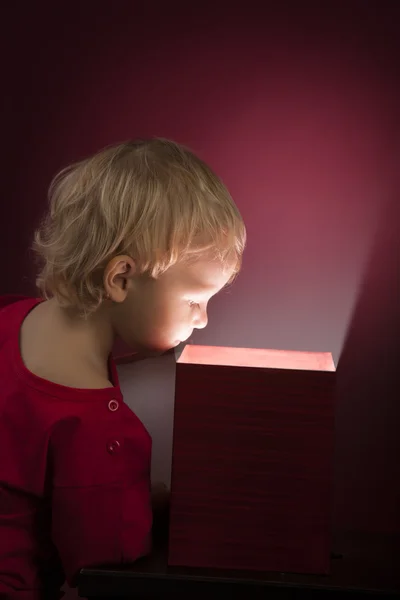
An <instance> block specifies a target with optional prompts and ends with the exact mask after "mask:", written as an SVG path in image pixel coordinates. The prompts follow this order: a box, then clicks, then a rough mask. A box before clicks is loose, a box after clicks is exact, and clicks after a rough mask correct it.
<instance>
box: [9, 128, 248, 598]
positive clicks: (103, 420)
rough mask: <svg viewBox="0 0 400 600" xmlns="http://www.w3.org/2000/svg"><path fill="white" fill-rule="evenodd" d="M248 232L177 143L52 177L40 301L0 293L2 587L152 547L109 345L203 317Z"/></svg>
mask: <svg viewBox="0 0 400 600" xmlns="http://www.w3.org/2000/svg"><path fill="white" fill-rule="evenodd" d="M244 244H245V228H244V225H243V222H242V219H241V217H240V214H239V212H238V210H237V208H236V206H235V205H234V203H233V201H232V199H231V197H230V195H229V193H228V191H227V190H226V188H225V187H224V185H223V184H222V183H221V181H220V180H219V179H218V178H217V176H216V175H215V174H214V173H213V172H212V171H211V170H210V168H209V167H208V166H207V165H206V164H204V162H202V161H201V160H200V159H199V158H197V157H196V156H195V155H193V154H192V153H191V152H190V151H189V150H187V149H185V148H183V147H182V146H180V145H178V144H175V143H173V142H170V141H168V140H163V139H153V140H149V141H137V142H128V143H124V144H121V145H118V146H115V147H110V148H107V149H105V150H103V151H102V152H99V153H98V154H96V155H95V156H93V157H91V158H89V159H87V160H83V161H82V162H80V163H78V164H75V165H73V166H71V167H70V168H67V169H65V170H64V171H62V172H61V173H60V174H59V175H58V176H57V177H56V178H55V180H54V181H53V183H52V185H51V188H50V210H49V213H48V215H47V216H46V218H45V220H44V221H43V223H42V225H41V227H40V229H39V230H38V231H37V232H36V235H35V244H34V248H35V250H36V252H37V254H38V255H39V257H40V259H41V263H42V266H41V270H40V273H39V276H38V279H37V284H38V287H39V289H40V291H41V294H42V299H31V298H17V297H5V298H2V299H0V304H1V306H0V381H1V392H0V455H1V463H0V597H1V598H3V597H6V598H21V599H22V598H23V599H24V600H28V599H29V600H31V599H32V600H33V599H42V598H47V599H48V598H59V597H61V595H62V594H61V593H60V591H59V589H60V586H61V585H62V584H63V582H64V579H65V577H66V579H67V581H68V583H69V584H70V585H71V586H75V585H76V582H77V576H78V574H79V571H80V569H81V568H82V567H85V566H86V567H87V566H95V565H101V564H111V563H112V564H123V563H129V562H133V561H134V560H136V559H137V558H138V557H140V556H142V555H145V554H146V553H148V552H149V549H150V537H151V528H152V508H151V496H150V453H151V440H150V437H149V434H148V433H147V431H146V429H145V428H144V426H143V425H142V423H141V422H140V421H139V420H138V418H137V417H136V416H135V414H134V413H133V412H132V411H131V410H130V409H129V408H128V406H127V405H126V404H124V402H123V398H122V394H121V390H120V387H119V383H118V375H117V371H116V368H115V365H114V363H113V361H112V359H111V358H110V353H111V350H112V347H113V343H114V340H115V338H116V337H117V336H119V337H120V338H122V340H123V341H124V342H125V343H127V344H129V345H130V346H131V347H132V348H133V349H134V350H135V351H136V352H137V353H139V355H141V356H151V355H156V354H159V353H163V352H165V351H167V350H169V349H171V348H173V347H175V346H176V345H178V344H179V343H180V342H182V341H184V340H186V339H187V338H189V337H190V335H191V334H192V331H193V329H196V328H197V329H199V328H203V327H205V326H206V324H207V304H208V302H209V300H210V299H211V298H212V297H213V296H214V295H215V294H216V293H217V292H219V291H220V290H221V289H222V288H223V287H224V286H226V285H227V284H228V283H229V282H230V281H232V279H233V278H234V276H235V274H236V273H237V272H238V270H239V268H240V263H241V256H242V252H243V249H244Z"/></svg>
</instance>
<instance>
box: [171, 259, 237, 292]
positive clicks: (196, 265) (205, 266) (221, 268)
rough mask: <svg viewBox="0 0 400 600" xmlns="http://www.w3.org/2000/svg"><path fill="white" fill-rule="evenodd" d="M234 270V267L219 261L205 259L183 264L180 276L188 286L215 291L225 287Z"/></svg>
mask: <svg viewBox="0 0 400 600" xmlns="http://www.w3.org/2000/svg"><path fill="white" fill-rule="evenodd" d="M233 268H234V267H233V265H230V264H224V263H222V262H221V261H220V260H218V259H215V258H214V259H207V258H203V259H198V260H196V261H193V262H190V263H186V264H182V269H181V271H180V275H181V276H182V278H184V280H185V281H186V282H187V283H188V285H193V286H198V287H201V288H204V289H209V290H210V291H213V290H214V289H216V288H217V289H218V288H220V287H221V286H223V285H225V283H226V281H228V279H229V278H230V277H231V275H232V272H233Z"/></svg>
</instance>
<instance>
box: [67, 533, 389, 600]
mask: <svg viewBox="0 0 400 600" xmlns="http://www.w3.org/2000/svg"><path fill="white" fill-rule="evenodd" d="M78 590H79V595H80V596H81V597H86V598H102V599H103V600H104V599H105V598H109V599H111V598H113V599H116V598H136V599H140V598H165V597H167V598H170V597H171V598H175V599H176V598H177V597H179V598H183V597H185V599H187V600H195V599H197V598H207V600H209V599H211V598H221V596H222V595H225V596H227V597H228V598H244V599H246V600H248V599H249V600H250V599H252V598H265V597H269V598H271V599H272V598H280V599H281V598H282V599H283V598H290V599H292V598H298V597H299V596H300V594H301V597H302V598H310V599H312V598H322V597H324V598H330V599H331V600H333V599H334V598H337V597H340V598H345V597H346V598H347V597H349V598H350V597H351V598H353V599H354V600H356V599H358V598H361V597H362V598H364V597H365V598H367V597H370V598H379V597H380V598H393V597H396V596H397V597H399V598H400V536H391V535H375V534H374V535H370V534H368V535H367V534H355V533H352V534H344V535H341V536H338V537H337V539H336V541H335V543H334V546H333V553H332V560H331V572H330V574H329V575H298V574H291V573H257V572H248V571H246V572H243V571H220V570H214V569H197V568H196V569H194V568H183V567H182V568H180V567H168V564H167V545H166V543H165V542H157V543H155V546H154V550H153V553H152V554H151V556H149V557H147V558H143V559H140V560H138V561H137V562H136V563H135V564H133V565H130V566H126V567H119V568H116V567H106V566H105V567H103V568H96V569H83V570H82V571H81V574H80V580H79V585H78Z"/></svg>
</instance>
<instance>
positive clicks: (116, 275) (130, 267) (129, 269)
mask: <svg viewBox="0 0 400 600" xmlns="http://www.w3.org/2000/svg"><path fill="white" fill-rule="evenodd" d="M135 272H136V265H135V261H134V260H133V259H132V258H131V257H130V256H127V255H121V256H115V257H114V258H112V259H111V260H110V262H109V263H108V264H107V266H106V268H105V270H104V277H103V284H104V290H105V292H106V297H107V298H109V299H110V300H112V301H113V302H123V301H124V300H125V298H126V295H127V293H128V280H129V279H130V278H131V277H133V275H134V274H135Z"/></svg>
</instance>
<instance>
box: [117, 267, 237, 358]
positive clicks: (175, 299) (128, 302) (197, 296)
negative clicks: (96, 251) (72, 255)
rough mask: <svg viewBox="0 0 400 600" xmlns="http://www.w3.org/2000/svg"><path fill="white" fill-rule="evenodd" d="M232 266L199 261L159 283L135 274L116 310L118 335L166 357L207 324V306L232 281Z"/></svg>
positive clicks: (168, 274) (167, 274) (142, 349)
mask: <svg viewBox="0 0 400 600" xmlns="http://www.w3.org/2000/svg"><path fill="white" fill-rule="evenodd" d="M232 274H233V267H227V266H224V267H223V266H222V265H221V263H220V262H219V261H216V260H213V261H210V260H204V259H199V260H197V261H196V262H194V263H192V264H177V265H174V266H173V267H170V268H169V269H168V270H167V271H166V272H165V273H164V274H163V275H161V276H160V277H159V278H158V279H151V278H149V277H148V276H143V275H134V276H132V277H130V278H128V279H127V280H126V289H127V291H126V297H125V299H124V301H123V302H121V303H118V304H117V305H116V307H115V310H114V309H113V326H114V330H115V331H116V333H117V334H118V335H119V336H120V337H121V338H122V339H123V340H124V342H126V343H127V344H129V345H130V346H131V347H132V348H133V349H136V350H137V351H139V352H145V353H149V354H153V353H156V354H157V353H162V352H165V351H166V350H169V349H170V348H173V347H175V346H177V345H178V344H179V343H180V342H184V341H186V340H187V339H188V338H190V336H191V335H192V332H193V330H194V329H203V328H204V327H206V325H207V321H208V319H207V305H208V302H209V300H210V299H211V298H212V297H213V296H215V294H217V293H218V292H219V291H220V290H221V289H222V288H223V287H224V286H225V285H226V284H227V283H228V281H229V280H230V278H231V276H232Z"/></svg>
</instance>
